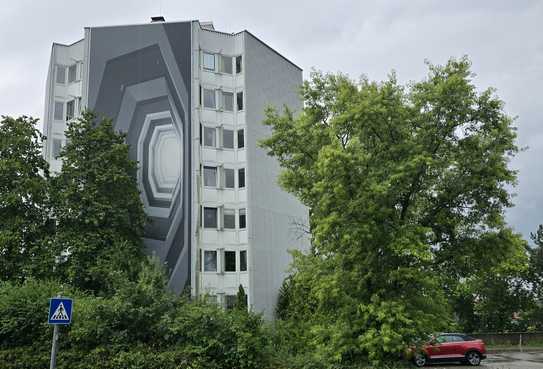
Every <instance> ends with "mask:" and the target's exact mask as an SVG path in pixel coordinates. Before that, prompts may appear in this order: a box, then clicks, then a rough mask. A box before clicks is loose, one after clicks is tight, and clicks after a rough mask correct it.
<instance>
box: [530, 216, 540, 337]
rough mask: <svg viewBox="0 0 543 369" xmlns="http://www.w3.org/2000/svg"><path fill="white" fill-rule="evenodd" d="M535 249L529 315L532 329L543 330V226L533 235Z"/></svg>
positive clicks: (531, 255) (531, 260)
mask: <svg viewBox="0 0 543 369" xmlns="http://www.w3.org/2000/svg"><path fill="white" fill-rule="evenodd" d="M531 238H532V241H533V242H534V244H535V245H534V247H530V248H529V257H530V264H529V265H530V267H529V272H528V278H527V279H528V281H529V283H530V285H531V287H532V298H533V307H532V310H531V311H530V314H529V319H530V323H531V328H533V329H536V330H542V329H543V225H539V227H538V228H537V231H536V232H535V233H532V234H531Z"/></svg>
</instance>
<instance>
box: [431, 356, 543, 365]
mask: <svg viewBox="0 0 543 369" xmlns="http://www.w3.org/2000/svg"><path fill="white" fill-rule="evenodd" d="M428 367H429V368H433V369H438V368H439V369H441V368H446V369H453V368H454V369H461V368H473V367H472V366H466V365H460V364H456V365H455V364H447V365H444V364H435V365H428ZM479 368H485V369H530V368H540V369H543V352H504V353H499V354H489V355H488V358H487V359H486V360H483V362H482V363H481V366H480V367H479Z"/></svg>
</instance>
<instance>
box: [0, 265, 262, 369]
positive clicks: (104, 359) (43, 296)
mask: <svg viewBox="0 0 543 369" xmlns="http://www.w3.org/2000/svg"><path fill="white" fill-rule="evenodd" d="M59 291H62V294H63V295H64V296H69V297H72V298H73V299H74V305H73V319H72V324H71V325H70V326H66V327H60V333H61V336H60V341H59V347H60V349H59V354H58V367H59V368H68V367H70V368H91V367H92V368H96V367H100V368H112V369H117V368H146V369H147V368H157V369H158V368H160V369H169V368H194V369H200V368H205V369H207V368H209V369H230V368H240V369H252V368H265V367H268V363H269V358H270V352H269V338H268V337H269V332H268V330H267V329H266V328H265V326H264V323H263V321H262V319H261V317H260V316H258V315H255V314H252V313H248V312H247V311H243V310H238V309H234V310H231V311H225V310H224V309H222V308H220V307H218V306H216V305H212V304H208V303H206V302H205V301H190V300H189V299H188V298H187V297H184V296H181V297H177V296H175V295H173V294H171V293H169V292H167V291H166V289H165V279H164V276H163V274H162V270H161V268H159V267H157V266H156V264H153V263H145V265H144V266H143V267H142V272H141V273H140V275H139V278H138V280H137V281H135V282H127V281H125V282H124V283H121V284H120V286H119V288H118V290H117V291H116V292H115V293H114V294H113V295H112V296H111V297H109V298H104V297H97V296H94V295H90V294H85V293H82V292H80V291H77V290H74V289H64V290H63V289H62V288H61V286H60V284H59V283H56V282H37V281H31V282H27V283H24V284H22V285H16V284H12V283H7V282H3V283H1V284H0V363H2V365H3V366H2V368H10V369H11V368H13V369H15V368H17V369H20V368H33V369H34V368H42V367H43V368H46V367H48V363H49V355H50V352H49V350H50V346H51V338H52V328H51V327H49V326H48V325H47V312H48V304H49V298H50V297H51V296H55V295H56V294H57V292H59Z"/></svg>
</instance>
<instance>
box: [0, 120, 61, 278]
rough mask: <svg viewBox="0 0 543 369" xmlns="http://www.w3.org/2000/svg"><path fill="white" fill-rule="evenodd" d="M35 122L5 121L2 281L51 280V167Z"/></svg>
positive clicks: (1, 131)
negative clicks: (47, 237)
mask: <svg viewBox="0 0 543 369" xmlns="http://www.w3.org/2000/svg"><path fill="white" fill-rule="evenodd" d="M36 123H37V120H36V119H32V118H29V117H26V116H23V117H19V118H17V119H15V118H11V117H2V120H1V121H0V280H14V281H20V282H22V281H24V280H26V279H27V278H30V277H38V278H39V277H41V276H43V275H46V274H47V273H48V272H49V271H50V270H52V266H53V263H54V260H55V258H54V252H52V251H51V250H50V248H49V247H48V246H49V245H48V244H47V243H46V242H43V241H44V240H43V235H44V234H47V233H48V232H49V231H50V227H51V222H50V221H49V214H48V213H49V206H48V193H49V192H48V178H49V165H48V164H47V162H46V161H45V159H44V158H43V156H42V154H41V149H42V146H43V140H44V137H43V136H42V135H41V133H40V132H39V131H38V129H37V128H36Z"/></svg>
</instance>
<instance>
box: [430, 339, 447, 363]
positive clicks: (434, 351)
mask: <svg viewBox="0 0 543 369" xmlns="http://www.w3.org/2000/svg"><path fill="white" fill-rule="evenodd" d="M447 342H448V336H447V335H444V334H441V335H439V336H437V337H436V338H435V340H434V341H433V342H432V343H431V345H430V346H428V348H427V350H426V351H427V353H428V356H430V359H433V360H440V359H443V358H444V357H446V356H447V353H446V352H447V346H446V343H447Z"/></svg>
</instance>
